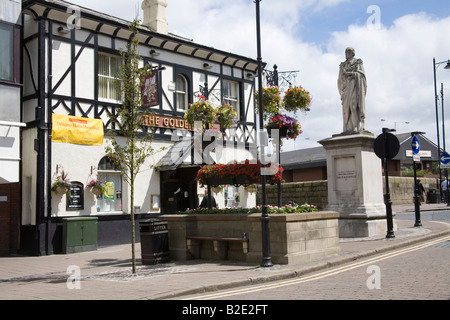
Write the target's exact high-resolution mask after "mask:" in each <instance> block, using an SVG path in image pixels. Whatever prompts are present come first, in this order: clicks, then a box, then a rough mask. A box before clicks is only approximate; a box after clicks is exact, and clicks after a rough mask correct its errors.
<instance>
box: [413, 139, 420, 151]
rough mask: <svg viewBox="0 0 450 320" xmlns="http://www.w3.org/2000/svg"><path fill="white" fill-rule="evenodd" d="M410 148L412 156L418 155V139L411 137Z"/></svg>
mask: <svg viewBox="0 0 450 320" xmlns="http://www.w3.org/2000/svg"><path fill="white" fill-rule="evenodd" d="M411 148H412V152H413V153H414V154H418V153H419V151H420V143H419V138H417V137H416V136H414V137H412V139H411Z"/></svg>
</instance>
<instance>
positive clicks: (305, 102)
mask: <svg viewBox="0 0 450 320" xmlns="http://www.w3.org/2000/svg"><path fill="white" fill-rule="evenodd" d="M311 101H312V99H311V95H310V94H309V92H308V91H306V90H305V89H303V88H302V87H289V89H288V90H287V91H285V92H284V97H283V104H284V109H285V110H286V111H289V112H296V111H298V110H301V111H308V110H309V105H310V104H311Z"/></svg>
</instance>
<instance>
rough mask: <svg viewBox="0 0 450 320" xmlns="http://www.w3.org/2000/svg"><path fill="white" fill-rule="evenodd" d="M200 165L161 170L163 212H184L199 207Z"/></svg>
mask: <svg viewBox="0 0 450 320" xmlns="http://www.w3.org/2000/svg"><path fill="white" fill-rule="evenodd" d="M198 170H199V167H189V168H177V169H176V170H172V171H164V172H161V186H162V190H161V193H162V197H161V198H162V204H161V206H162V207H161V213H162V214H171V213H176V212H177V211H180V212H184V211H186V210H187V209H188V208H189V209H194V208H197V207H198V197H197V181H196V180H195V178H196V177H197V171H198Z"/></svg>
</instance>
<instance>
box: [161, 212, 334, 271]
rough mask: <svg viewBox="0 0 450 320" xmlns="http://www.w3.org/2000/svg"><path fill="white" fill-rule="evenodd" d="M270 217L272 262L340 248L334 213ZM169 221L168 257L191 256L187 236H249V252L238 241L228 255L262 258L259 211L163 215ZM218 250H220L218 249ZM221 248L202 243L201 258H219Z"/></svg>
mask: <svg viewBox="0 0 450 320" xmlns="http://www.w3.org/2000/svg"><path fill="white" fill-rule="evenodd" d="M269 216H270V249H271V250H270V251H271V254H270V255H271V258H272V262H273V263H274V264H292V263H302V262H305V261H310V260H314V259H317V258H321V257H325V256H328V255H331V254H336V253H339V252H340V251H341V248H340V245H339V233H338V232H339V231H338V230H339V229H338V217H339V214H338V213H337V212H315V213H295V214H274V215H269ZM160 218H161V219H163V220H166V221H168V225H169V246H170V248H169V250H170V258H171V260H178V261H185V260H189V259H193V258H194V256H193V255H192V253H191V252H189V250H188V247H187V241H186V237H187V236H202V237H223V238H241V237H243V236H244V233H246V235H247V238H248V239H249V247H248V252H247V253H245V252H244V251H243V250H242V245H241V244H240V243H229V244H228V245H227V247H226V248H227V250H228V254H227V256H228V258H229V259H230V260H235V261H245V262H249V263H255V264H259V263H260V262H261V260H262V233H261V221H260V218H261V214H257V213H255V214H198V215H195V214H193V215H187V214H186V215H163V216H161V217H160ZM219 249H220V250H219ZM218 251H223V247H220V248H218V246H217V243H213V241H210V242H208V241H205V242H204V243H202V246H201V252H200V256H201V258H202V259H220V252H218Z"/></svg>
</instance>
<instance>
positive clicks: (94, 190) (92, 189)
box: [91, 186, 103, 197]
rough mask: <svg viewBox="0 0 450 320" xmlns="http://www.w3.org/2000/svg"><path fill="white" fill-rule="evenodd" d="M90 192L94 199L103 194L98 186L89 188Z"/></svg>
mask: <svg viewBox="0 0 450 320" xmlns="http://www.w3.org/2000/svg"><path fill="white" fill-rule="evenodd" d="M91 192H92V193H93V194H94V195H95V196H96V197H98V196H100V195H102V194H103V190H102V188H101V187H98V186H94V187H92V188H91Z"/></svg>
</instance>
